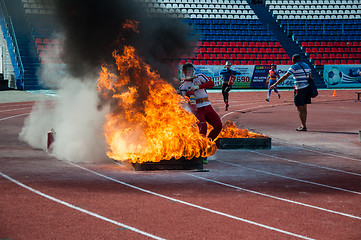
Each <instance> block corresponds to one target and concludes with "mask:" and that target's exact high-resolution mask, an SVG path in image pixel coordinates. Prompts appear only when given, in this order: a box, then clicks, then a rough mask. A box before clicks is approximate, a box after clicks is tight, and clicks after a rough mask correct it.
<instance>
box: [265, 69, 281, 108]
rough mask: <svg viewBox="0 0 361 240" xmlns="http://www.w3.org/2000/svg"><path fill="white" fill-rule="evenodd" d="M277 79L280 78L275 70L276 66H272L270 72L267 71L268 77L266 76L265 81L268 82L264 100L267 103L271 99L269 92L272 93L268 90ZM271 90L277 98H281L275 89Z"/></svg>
mask: <svg viewBox="0 0 361 240" xmlns="http://www.w3.org/2000/svg"><path fill="white" fill-rule="evenodd" d="M279 78H280V75H279V74H278V72H277V70H276V65H274V64H272V65H271V70H269V72H268V76H267V81H269V82H268V95H267V98H266V101H267V102H269V98H270V97H271V92H272V89H271V88H270V86H272V85H273V84H275V83H276V82H277V79H279ZM273 90H274V91H275V93H277V94H278V98H281V95H280V94H279V92H278V90H277V87H274V88H273Z"/></svg>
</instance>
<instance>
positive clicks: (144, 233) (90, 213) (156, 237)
mask: <svg viewBox="0 0 361 240" xmlns="http://www.w3.org/2000/svg"><path fill="white" fill-rule="evenodd" d="M0 175H1V176H2V177H4V178H6V179H8V180H9V181H11V182H13V183H15V184H17V185H19V186H21V187H23V188H25V189H27V190H29V191H31V192H33V193H35V194H38V195H40V196H42V197H45V198H47V199H49V200H52V201H54V202H57V203H60V204H62V205H64V206H67V207H69V208H73V209H75V210H78V211H80V212H83V213H85V214H88V215H91V216H93V217H96V218H99V219H101V220H103V221H106V222H110V223H113V224H115V225H118V226H120V227H123V228H127V229H129V230H131V231H133V232H136V233H139V234H142V235H144V236H147V237H150V238H153V239H159V240H161V239H164V238H160V237H158V236H155V235H153V234H150V233H147V232H144V231H142V230H139V229H137V228H134V227H131V226H128V225H126V224H124V223H120V222H117V221H114V220H112V219H109V218H106V217H103V216H101V215H99V214H96V213H93V212H90V211H87V210H85V209H82V208H80V207H76V206H74V205H72V204H70V203H67V202H64V201H62V200H59V199H57V198H54V197H52V196H49V195H47V194H45V193H42V192H40V191H38V190H36V189H34V188H31V187H29V186H27V185H25V184H23V183H21V182H19V181H17V180H15V179H13V178H11V177H9V176H7V175H5V174H4V173H2V172H0Z"/></svg>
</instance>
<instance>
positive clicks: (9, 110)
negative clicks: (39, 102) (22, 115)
mask: <svg viewBox="0 0 361 240" xmlns="http://www.w3.org/2000/svg"><path fill="white" fill-rule="evenodd" d="M23 109H30V108H29V107H26V108H15V109H8V110H1V111H0V113H1V112H11V111H17V110H23Z"/></svg>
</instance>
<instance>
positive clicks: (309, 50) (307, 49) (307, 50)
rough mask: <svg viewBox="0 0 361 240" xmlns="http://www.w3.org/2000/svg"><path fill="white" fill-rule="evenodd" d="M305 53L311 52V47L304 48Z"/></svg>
mask: <svg viewBox="0 0 361 240" xmlns="http://www.w3.org/2000/svg"><path fill="white" fill-rule="evenodd" d="M275 49H277V48H275ZM305 52H306V53H308V54H310V53H312V49H311V48H306V51H305Z"/></svg>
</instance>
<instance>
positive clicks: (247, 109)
mask: <svg viewBox="0 0 361 240" xmlns="http://www.w3.org/2000/svg"><path fill="white" fill-rule="evenodd" d="M290 104H291V103H283V104H274V105H259V106H257V107H250V108H244V109H239V110H235V111H232V112H229V113H227V114H225V115H223V116H222V117H221V119H223V118H225V117H227V116H229V115H231V114H233V113H237V112H244V111H251V110H258V109H262V108H268V107H278V106H286V105H290Z"/></svg>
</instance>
